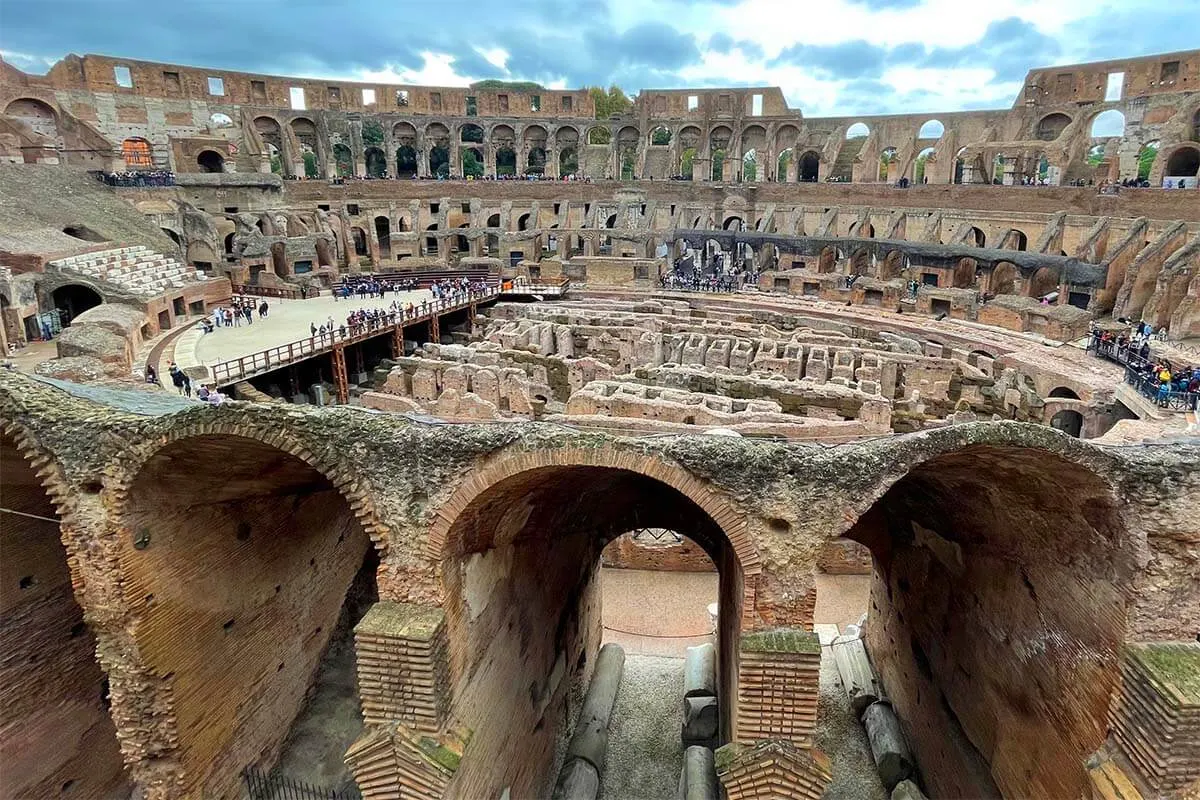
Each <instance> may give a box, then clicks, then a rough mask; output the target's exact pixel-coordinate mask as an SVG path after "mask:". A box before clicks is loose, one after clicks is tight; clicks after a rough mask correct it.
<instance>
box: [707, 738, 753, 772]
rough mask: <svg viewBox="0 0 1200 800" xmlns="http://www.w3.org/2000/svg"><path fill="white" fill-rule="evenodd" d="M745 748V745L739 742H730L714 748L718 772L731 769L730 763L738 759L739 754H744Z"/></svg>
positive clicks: (714, 759)
mask: <svg viewBox="0 0 1200 800" xmlns="http://www.w3.org/2000/svg"><path fill="white" fill-rule="evenodd" d="M743 750H745V747H744V746H743V745H740V744H738V743H737V742H730V743H729V744H727V745H723V746H721V747H718V748H717V749H716V750H714V751H713V764H714V765H715V766H716V770H717V772H723V771H725V770H727V769H729V767H730V765H731V764H733V762H735V761H737V759H738V756H740V755H741V754H742V751H743Z"/></svg>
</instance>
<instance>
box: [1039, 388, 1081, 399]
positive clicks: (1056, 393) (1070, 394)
mask: <svg viewBox="0 0 1200 800" xmlns="http://www.w3.org/2000/svg"><path fill="white" fill-rule="evenodd" d="M1046 396H1047V397H1061V398H1064V399H1067V400H1078V399H1079V395H1078V394H1076V393H1075V390H1074V389H1071V388H1068V387H1066V386H1056V387H1054V388H1053V389H1051V390H1050V394H1048V395H1046Z"/></svg>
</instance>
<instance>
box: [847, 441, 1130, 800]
mask: <svg viewBox="0 0 1200 800" xmlns="http://www.w3.org/2000/svg"><path fill="white" fill-rule="evenodd" d="M1013 433H1014V432H1013V431H1005V432H1003V433H1002V434H1000V435H995V434H993V435H990V436H988V437H987V440H986V441H979V440H978V439H975V440H974V441H973V442H972V444H971V445H969V446H966V447H962V446H961V444H960V445H955V444H954V443H953V442H952V440H951V439H950V438H949V437H947V438H942V437H936V438H937V442H931V443H930V444H931V445H932V448H931V449H932V451H933V453H922V454H921V455H920V456H918V461H917V463H915V464H911V465H906V466H905V467H904V468H902V469H901V470H898V472H900V473H902V474H901V476H900V477H899V479H898V480H894V481H889V482H888V483H887V484H886V485H885V486H883V487H880V488H881V489H883V491H882V494H881V495H880V496H879V498H878V500H876V501H875V502H874V503H873V504H872V505H871V506H870V507H869V508H868V509H867V511H866V512H865V513H863V514H862V515H861V516H859V517H858V518H857V520H856V521H855V522H854V524H853V526H852V527H851V529H850V530H849V531H847V532H846V533H845V534H844V536H845V537H846V538H849V539H852V540H854V541H857V542H859V543H860V544H863V545H865V546H866V547H867V548H868V549H870V550H871V552H872V556H873V560H874V565H875V566H874V577H873V579H872V580H873V586H872V590H871V604H870V611H869V615H870V621H869V622H868V625H867V627H866V631H867V646H868V649H869V650H870V652H871V654H872V661H873V663H875V665H876V668H877V669H878V670H879V672H880V677H881V679H882V681H883V683H884V685H887V686H888V693H889V696H891V699H892V701H893V702H894V704H895V706H896V710H897V713H898V714H899V715H901V717H902V718H908V716H907V715H913V716H912V719H913V720H914V722H913V724H915V725H919V726H920V728H921V729H922V730H933V731H939V732H941V733H940V734H939V733H935V734H934V735H932V736H929V737H922V738H921V740H920V741H919V742H917V743H915V747H916V748H917V752H916V753H915V755H916V756H917V760H918V761H919V762H920V763H921V764H922V772H923V776H924V777H925V778H926V781H927V783H928V788H929V790H930V794H931V796H949V797H979V796H1005V797H1073V796H1076V795H1077V794H1081V793H1084V794H1086V792H1087V788H1086V786H1087V776H1086V771H1085V768H1084V762H1085V761H1086V759H1087V757H1088V756H1089V755H1090V754H1091V753H1092V752H1094V751H1095V750H1096V748H1097V747H1099V745H1100V744H1101V743H1102V742H1103V740H1104V737H1105V735H1106V733H1107V729H1108V724H1107V714H1108V708H1109V702H1110V699H1111V693H1112V691H1113V689H1114V687H1115V685H1116V682H1117V681H1118V679H1119V654H1120V650H1121V647H1122V642H1123V638H1124V630H1125V620H1126V610H1125V606H1126V601H1125V597H1126V593H1127V592H1128V591H1129V590H1130V588H1131V587H1130V585H1129V584H1130V581H1131V576H1132V575H1133V574H1134V573H1135V569H1136V553H1137V551H1138V550H1139V549H1140V547H1143V546H1144V544H1139V542H1138V541H1137V539H1138V535H1137V534H1136V533H1134V532H1132V531H1130V532H1126V531H1125V529H1124V524H1123V522H1122V519H1121V514H1120V505H1121V504H1120V503H1119V502H1118V501H1117V499H1116V498H1117V493H1116V491H1115V487H1114V486H1113V485H1112V482H1111V481H1110V480H1109V478H1108V477H1107V476H1106V473H1105V471H1104V469H1105V465H1106V463H1108V460H1107V459H1103V460H1097V459H1096V458H1095V457H1094V454H1085V453H1083V452H1082V451H1081V450H1079V449H1078V448H1079V447H1080V446H1079V445H1078V444H1077V443H1076V442H1075V441H1074V440H1072V439H1066V438H1065V437H1061V436H1058V435H1057V434H1054V433H1052V432H1049V431H1046V430H1045V429H1040V430H1039V431H1038V434H1037V436H1036V437H1035V438H1033V439H1032V440H1029V441H1020V440H1019V439H1018V437H1016V436H1014V435H1013ZM962 497H978V498H980V500H979V502H978V503H975V502H972V503H970V504H963V503H961V502H956V501H955V499H954V498H962ZM968 518H969V519H968ZM1131 534H1132V535H1131ZM1084 564H1086V565H1087V566H1086V567H1084V566H1082V565H1084ZM1080 570H1083V572H1082V574H1081V572H1080ZM965 597H970V598H971V601H970V602H962V598H965ZM993 627H996V628H997V629H1003V631H1004V635H1002V636H997V637H989V641H988V642H983V641H981V640H980V639H979V637H978V636H977V632H978V631H979V630H981V629H990V628H993ZM1032 641H1037V642H1040V643H1042V645H1043V646H1039V647H1037V648H1035V649H1030V648H1029V647H1028V646H1027V645H1028V643H1029V642H1032ZM1081 652H1086V653H1088V657H1087V658H1079V657H1078V654H1079V653H1081ZM876 654H878V656H877V655H876ZM964 674H974V675H975V676H976V678H975V679H974V680H970V681H968V682H967V683H965V684H964V683H963V682H962V681H961V678H962V675H964ZM980 676H986V677H982V678H981V677H980ZM918 696H919V697H920V698H921V699H920V701H918V700H917V697H918ZM985 720H986V722H985ZM999 741H1004V742H1006V743H1007V744H1006V745H1005V746H1004V747H992V746H991V745H992V744H993V743H996V742H999ZM1014 748H1016V749H1017V750H1018V752H1013V749H1014ZM933 752H937V753H938V755H937V756H936V757H932V756H930V755H927V754H932V753H933ZM1013 759H1016V760H1017V762H1019V763H1021V764H1023V765H1027V768H1022V769H1009V768H1008V766H1009V765H1010V764H1012V763H1013ZM926 764H928V766H926Z"/></svg>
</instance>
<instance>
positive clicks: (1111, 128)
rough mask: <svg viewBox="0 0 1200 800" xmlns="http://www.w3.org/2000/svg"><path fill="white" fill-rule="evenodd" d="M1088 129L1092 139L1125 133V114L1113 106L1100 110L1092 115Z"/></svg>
mask: <svg viewBox="0 0 1200 800" xmlns="http://www.w3.org/2000/svg"><path fill="white" fill-rule="evenodd" d="M1088 130H1089V131H1090V135H1091V137H1092V138H1093V139H1109V138H1112V137H1114V136H1124V135H1125V115H1124V114H1123V113H1122V112H1120V111H1118V110H1117V109H1115V108H1110V109H1107V110H1105V111H1101V112H1100V113H1099V114H1097V115H1095V116H1094V117H1092V119H1091V122H1089V123H1088Z"/></svg>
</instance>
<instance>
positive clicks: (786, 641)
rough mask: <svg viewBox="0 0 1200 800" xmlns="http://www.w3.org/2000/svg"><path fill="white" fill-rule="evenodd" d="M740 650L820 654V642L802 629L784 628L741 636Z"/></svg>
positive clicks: (812, 634) (813, 634)
mask: <svg viewBox="0 0 1200 800" xmlns="http://www.w3.org/2000/svg"><path fill="white" fill-rule="evenodd" d="M741 650H742V651H743V652H746V651H750V652H756V653H810V654H818V655H819V654H820V652H821V642H820V640H819V639H818V638H817V635H816V634H815V633H809V632H808V631H806V630H804V629H803V628H794V629H792V628H785V629H779V630H773V631H761V632H758V633H746V634H743V635H742V642H741Z"/></svg>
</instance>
